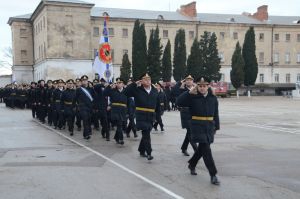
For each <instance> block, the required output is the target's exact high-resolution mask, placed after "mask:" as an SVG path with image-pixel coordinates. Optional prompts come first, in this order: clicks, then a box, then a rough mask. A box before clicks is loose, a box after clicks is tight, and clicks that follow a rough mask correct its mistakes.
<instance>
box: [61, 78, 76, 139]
mask: <svg viewBox="0 0 300 199" xmlns="http://www.w3.org/2000/svg"><path fill="white" fill-rule="evenodd" d="M66 83H67V86H66V89H65V90H64V91H63V93H62V95H61V109H62V110H63V114H64V118H65V119H66V121H67V125H68V130H69V133H70V135H71V136H73V135H74V120H75V104H74V103H73V101H74V99H75V95H76V91H75V89H74V88H73V86H74V81H73V80H72V79H69V80H67V81H66Z"/></svg>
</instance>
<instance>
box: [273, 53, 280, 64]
mask: <svg viewBox="0 0 300 199" xmlns="http://www.w3.org/2000/svg"><path fill="white" fill-rule="evenodd" d="M273 60H274V63H279V53H274V58H273Z"/></svg>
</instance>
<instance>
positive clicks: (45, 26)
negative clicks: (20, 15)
mask: <svg viewBox="0 0 300 199" xmlns="http://www.w3.org/2000/svg"><path fill="white" fill-rule="evenodd" d="M43 21H44V28H45V27H46V19H45V17H43Z"/></svg>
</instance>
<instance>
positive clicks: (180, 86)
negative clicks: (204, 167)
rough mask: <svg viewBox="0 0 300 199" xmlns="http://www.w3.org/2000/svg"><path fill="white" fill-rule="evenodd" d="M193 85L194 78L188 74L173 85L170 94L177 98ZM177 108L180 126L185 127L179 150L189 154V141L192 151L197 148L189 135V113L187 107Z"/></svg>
mask: <svg viewBox="0 0 300 199" xmlns="http://www.w3.org/2000/svg"><path fill="white" fill-rule="evenodd" d="M193 86H194V78H193V77H192V76H191V75H188V76H186V78H185V79H184V80H183V81H181V82H178V83H177V84H176V85H175V86H174V88H173V89H172V95H173V96H175V97H176V98H177V97H178V96H179V95H180V94H182V93H183V92H186V91H189V90H191V89H192V88H193ZM177 105H178V104H177ZM179 110H180V118H181V126H182V128H183V129H186V134H185V138H184V141H183V143H182V145H181V151H182V153H183V154H184V155H185V156H189V153H188V152H187V149H188V145H189V143H190V144H191V146H192V147H193V149H194V151H196V149H197V146H196V144H195V143H193V142H191V137H190V136H191V128H190V121H191V114H190V110H189V108H188V107H180V108H179Z"/></svg>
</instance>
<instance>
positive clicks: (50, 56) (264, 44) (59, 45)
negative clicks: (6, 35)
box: [8, 0, 300, 87]
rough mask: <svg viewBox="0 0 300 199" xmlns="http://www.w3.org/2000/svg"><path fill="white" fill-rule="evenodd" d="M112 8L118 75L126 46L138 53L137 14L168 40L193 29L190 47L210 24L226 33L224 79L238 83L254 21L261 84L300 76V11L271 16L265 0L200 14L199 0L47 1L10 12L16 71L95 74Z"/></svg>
mask: <svg viewBox="0 0 300 199" xmlns="http://www.w3.org/2000/svg"><path fill="white" fill-rule="evenodd" d="M106 14H108V15H109V17H110V18H109V23H108V26H109V35H110V41H111V45H112V48H113V50H112V55H113V64H114V68H115V69H114V72H115V74H114V75H115V76H119V73H120V72H119V67H120V64H121V61H122V56H123V54H124V53H128V55H129V57H130V58H131V49H132V47H131V45H132V30H133V25H134V21H135V20H136V19H140V20H141V22H143V23H145V27H146V33H147V36H148V38H149V35H150V30H151V29H152V28H155V27H156V25H158V26H159V28H160V35H161V38H162V39H161V41H162V44H163V45H164V46H165V45H166V43H167V40H168V39H170V40H171V44H172V52H173V45H174V39H175V34H176V31H177V30H178V29H179V28H183V29H185V31H186V45H187V52H189V51H190V48H191V45H192V43H193V40H194V38H195V37H198V38H199V37H200V35H202V34H203V32H204V31H208V32H211V33H212V32H215V33H216V35H217V37H218V49H219V56H220V58H221V64H222V69H221V73H222V80H223V81H226V82H230V70H231V56H232V54H233V51H234V48H235V45H236V42H237V41H239V42H240V43H241V45H242V44H243V41H244V36H245V33H246V31H247V30H248V28H249V26H254V28H255V33H256V56H257V60H258V63H259V72H258V77H257V80H256V82H257V83H258V84H262V85H264V84H272V85H275V87H276V85H279V84H281V86H282V85H283V86H284V87H286V86H287V87H289V86H291V83H295V82H296V81H299V80H300V17H299V16H271V15H269V14H268V6H266V5H263V6H260V7H259V8H258V9H257V12H256V13H254V14H250V13H243V14H241V15H237V14H206V13H197V11H196V2H192V3H189V4H187V5H183V6H181V8H180V9H179V10H177V11H176V12H166V11H147V10H129V9H116V8H102V7H94V4H91V3H86V2H83V1H78V0H43V1H41V2H40V4H39V5H38V7H37V8H36V9H35V11H34V12H33V13H31V14H27V15H21V16H16V17H11V18H9V21H8V24H9V25H10V26H11V29H12V47H13V55H14V59H13V74H14V75H15V77H16V80H17V81H31V80H38V79H57V78H61V77H62V78H64V79H67V78H75V77H77V76H81V75H82V74H88V75H89V76H94V75H93V72H92V62H93V59H94V56H95V52H96V50H97V48H98V41H99V37H100V35H101V34H102V28H103V18H104V16H105V15H106Z"/></svg>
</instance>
